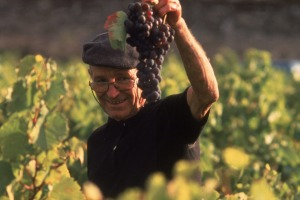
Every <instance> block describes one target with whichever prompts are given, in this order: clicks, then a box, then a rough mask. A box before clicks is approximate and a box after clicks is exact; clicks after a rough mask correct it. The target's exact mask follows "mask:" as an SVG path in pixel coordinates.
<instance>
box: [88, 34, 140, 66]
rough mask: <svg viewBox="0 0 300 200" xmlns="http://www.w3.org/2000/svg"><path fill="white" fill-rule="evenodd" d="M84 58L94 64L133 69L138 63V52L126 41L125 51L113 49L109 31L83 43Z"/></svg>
mask: <svg viewBox="0 0 300 200" xmlns="http://www.w3.org/2000/svg"><path fill="white" fill-rule="evenodd" d="M82 60H83V62H85V63H86V64H89V65H92V66H101V67H112V68H118V69H132V68H135V67H136V65H137V64H138V62H139V60H138V52H137V51H136V50H135V48H133V47H131V46H130V45H128V44H127V43H126V45H125V51H122V50H120V49H113V48H112V47H111V45H110V42H109V37H108V33H107V32H106V33H102V34H100V35H97V36H96V38H95V39H93V40H92V41H91V42H88V43H85V44H84V45H83V55H82Z"/></svg>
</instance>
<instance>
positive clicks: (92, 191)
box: [83, 182, 137, 200]
mask: <svg viewBox="0 0 300 200" xmlns="http://www.w3.org/2000/svg"><path fill="white" fill-rule="evenodd" d="M83 193H84V195H85V197H86V199H87V200H103V199H104V197H103V194H102V192H101V190H100V189H99V188H98V187H97V186H96V185H95V184H94V183H92V182H86V183H84V185H83ZM133 199H137V196H136V198H135V197H133V196H131V195H130V198H126V197H125V196H124V197H122V198H118V200H133Z"/></svg>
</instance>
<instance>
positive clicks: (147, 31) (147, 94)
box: [124, 2, 175, 102]
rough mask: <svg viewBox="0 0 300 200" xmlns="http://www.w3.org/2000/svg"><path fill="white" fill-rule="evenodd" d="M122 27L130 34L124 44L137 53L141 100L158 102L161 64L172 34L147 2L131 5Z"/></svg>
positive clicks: (172, 30)
mask: <svg viewBox="0 0 300 200" xmlns="http://www.w3.org/2000/svg"><path fill="white" fill-rule="evenodd" d="M124 24H125V28H126V33H127V34H128V35H129V36H128V38H127V39H126V42H127V43H128V44H129V45H131V46H132V47H136V50H137V52H138V53H139V63H138V65H137V70H138V72H137V77H138V87H139V88H141V89H142V97H143V98H145V99H146V100H147V101H148V102H155V101H157V100H159V99H160V95H161V91H160V88H159V83H160V81H161V79H162V78H161V69H162V63H163V61H164V56H165V55H166V54H167V52H168V50H169V48H170V43H171V42H172V41H173V40H174V35H175V31H174V29H172V28H171V27H170V25H168V24H167V23H165V22H164V20H163V19H162V18H161V17H160V16H159V15H158V13H157V12H156V11H154V10H153V8H152V5H150V4H148V3H140V2H136V3H130V4H129V5H128V12H127V19H126V20H125V22H124Z"/></svg>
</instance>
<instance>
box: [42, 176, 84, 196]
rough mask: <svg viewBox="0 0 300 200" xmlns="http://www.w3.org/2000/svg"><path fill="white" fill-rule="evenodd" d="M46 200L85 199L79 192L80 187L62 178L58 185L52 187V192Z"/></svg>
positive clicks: (68, 179)
mask: <svg viewBox="0 0 300 200" xmlns="http://www.w3.org/2000/svg"><path fill="white" fill-rule="evenodd" d="M48 199H49V200H56V199H72V200H83V199H85V198H84V196H83V194H82V192H81V191H80V186H79V185H78V183H77V182H75V181H74V180H73V179H72V178H70V177H63V178H62V179H61V180H60V181H59V183H57V184H55V185H54V186H53V190H52V191H51V193H50V195H49V198H48Z"/></svg>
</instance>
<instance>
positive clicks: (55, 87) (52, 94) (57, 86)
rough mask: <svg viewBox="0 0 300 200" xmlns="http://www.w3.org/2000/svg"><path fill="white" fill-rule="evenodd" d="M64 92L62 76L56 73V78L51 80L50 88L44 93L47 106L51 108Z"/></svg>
mask: <svg viewBox="0 0 300 200" xmlns="http://www.w3.org/2000/svg"><path fill="white" fill-rule="evenodd" d="M65 93H66V90H65V86H64V78H63V77H62V76H61V75H58V74H57V76H56V79H55V80H53V81H52V82H51V86H50V89H49V90H48V91H47V94H46V95H45V101H46V105H47V107H48V108H49V109H50V110H51V109H52V108H53V107H54V106H55V105H56V104H57V103H58V102H59V100H60V99H61V97H62V96H63V95H64V94H65Z"/></svg>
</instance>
